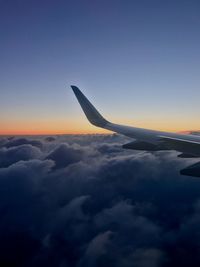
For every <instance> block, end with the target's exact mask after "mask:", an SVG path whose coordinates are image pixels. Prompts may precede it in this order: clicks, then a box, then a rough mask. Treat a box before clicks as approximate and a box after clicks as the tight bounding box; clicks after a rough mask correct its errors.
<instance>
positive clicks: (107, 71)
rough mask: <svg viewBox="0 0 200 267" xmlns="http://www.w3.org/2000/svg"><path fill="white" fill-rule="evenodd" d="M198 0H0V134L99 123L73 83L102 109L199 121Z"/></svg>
mask: <svg viewBox="0 0 200 267" xmlns="http://www.w3.org/2000/svg"><path fill="white" fill-rule="evenodd" d="M199 14H200V3H199V1H194V0H192V1H189V0H188V1H185V0H183V1H177V0H173V1H172V0H169V1H163V0H159V1H158V0H157V1H156V0H152V1H147V0H133V1H131V0H129V1H128V0H125V1H122V0H121V1H119V0H110V1H105V0H102V1H100V0H99V1H96V0H85V1H81V0H77V1H74V0H73V1H69V0H65V1H64V0H59V1H52V0H48V1H44V0H40V1H38V0H34V1H32V0H29V1H25V0H21V1H19V0H0V33H1V34H0V36H1V37H0V38H1V41H0V125H1V127H0V134H2V135H5V134H11V135H14V134H64V133H101V132H104V131H103V130H101V129H98V128H96V127H94V126H92V125H90V124H89V123H88V122H87V120H86V119H85V117H84V115H83V113H82V111H81V109H80V107H79V105H78V103H77V101H76V99H75V97H74V95H73V93H72V91H71V89H70V85H71V84H74V85H77V86H78V87H79V88H80V89H81V90H82V91H83V92H84V93H85V94H86V96H87V97H88V98H89V99H90V100H91V101H92V103H93V104H94V105H95V106H96V107H97V108H98V109H99V110H100V111H101V112H102V113H103V115H104V116H105V117H106V118H107V119H109V120H111V121H113V122H117V123H122V124H129V125H134V126H138V127H143V128H151V129H159V130H167V131H184V130H199V129H200V125H199V115H200V106H199V99H200V90H199V88H200V81H199V71H200V54H199V47H200V31H199V29H200V17H199Z"/></svg>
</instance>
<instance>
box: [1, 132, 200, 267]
mask: <svg viewBox="0 0 200 267" xmlns="http://www.w3.org/2000/svg"><path fill="white" fill-rule="evenodd" d="M126 142H127V140H126V139H125V138H123V137H120V136H117V135H107V136H104V135H88V136H78V135H77V136H76V135H74V136H73V135H72V136H60V137H58V136H55V137H41V138H37V139H36V138H34V137H32V138H15V137H13V138H2V139H0V191H1V192H0V214H1V220H0V265H1V266H16V267H18V266H20V267H21V266H60V267H64V266H70V267H73V266H77V267H84V266H92V267H93V266H110V267H112V266H116V267H121V266H125V267H129V266H131V267H132V266H134V267H147V266H148V267H149V266H151V267H160V266H163V267H168V266H170V267H173V266H187V267H188V266H200V254H199V252H198V251H199V244H200V231H199V225H200V180H199V179H198V178H192V177H186V176H185V177H184V176H180V175H179V170H180V169H181V168H183V167H185V166H187V165H189V164H191V162H193V161H194V160H190V162H187V160H183V159H177V157H176V156H177V155H176V153H175V152H160V153H154V154H150V153H146V152H136V151H129V150H128V151H126V150H123V149H122V148H121V145H122V144H124V143H126ZM194 162H195V161H194Z"/></svg>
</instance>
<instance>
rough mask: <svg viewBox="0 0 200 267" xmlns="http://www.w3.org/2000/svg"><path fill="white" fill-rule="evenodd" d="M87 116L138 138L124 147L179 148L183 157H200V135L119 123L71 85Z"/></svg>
mask: <svg viewBox="0 0 200 267" xmlns="http://www.w3.org/2000/svg"><path fill="white" fill-rule="evenodd" d="M71 87H72V89H73V91H74V94H75V95H76V97H77V99H78V101H79V103H80V105H81V107H82V109H83V111H84V113H85V115H86V117H87V118H88V120H89V121H90V123H92V124H93V125H95V126H97V127H101V128H104V129H107V130H110V131H113V132H116V133H119V134H123V135H125V136H128V137H131V138H134V139H136V140H137V141H136V142H131V143H128V144H125V145H124V146H123V147H124V148H129V149H137V150H147V151H148V150H149V151H158V150H177V151H179V152H182V153H183V154H182V157H200V136H198V135H191V134H190V135H186V134H178V133H169V132H162V131H155V130H149V129H142V128H137V127H131V126H125V125H119V124H115V123H111V122H109V121H108V120H106V119H105V118H104V117H103V116H102V115H101V114H100V113H99V112H98V111H97V110H96V108H95V107H94V106H93V105H92V104H91V103H90V101H89V100H88V99H87V98H86V97H85V96H84V94H83V93H82V92H81V91H80V90H79V89H78V87H76V86H71Z"/></svg>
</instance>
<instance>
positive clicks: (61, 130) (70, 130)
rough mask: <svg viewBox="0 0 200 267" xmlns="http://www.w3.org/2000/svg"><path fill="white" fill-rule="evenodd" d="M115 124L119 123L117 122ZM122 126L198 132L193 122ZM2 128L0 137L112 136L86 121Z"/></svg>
mask: <svg viewBox="0 0 200 267" xmlns="http://www.w3.org/2000/svg"><path fill="white" fill-rule="evenodd" d="M116 123H120V122H119V121H118V122H116ZM121 123H123V124H124V125H130V126H131V125H132V126H135V127H139V128H146V129H153V130H160V131H166V132H182V133H185V132H188V131H198V130H199V129H196V127H195V125H196V123H195V122H194V121H190V123H188V125H187V128H186V127H185V123H180V122H179V123H178V122H176V121H171V122H170V123H169V124H170V126H167V125H166V122H163V120H162V121H160V120H157V121H148V122H145V121H135V122H134V123H133V122H130V121H128V120H125V121H123V120H122V121H121ZM1 125H2V126H3V127H2V128H1V129H0V135H4V136H5V135H64V134H80V135H81V134H112V133H113V132H111V131H108V130H106V129H101V128H97V127H95V126H93V125H91V124H89V123H87V121H83V120H80V119H77V120H73V121H72V120H67V121H66V119H60V120H53V121H50V120H48V121H47V120H39V121H38V120H37V121H36V120H34V121H33V120H32V121H25V120H18V121H12V122H8V121H7V122H5V121H4V122H3V123H1Z"/></svg>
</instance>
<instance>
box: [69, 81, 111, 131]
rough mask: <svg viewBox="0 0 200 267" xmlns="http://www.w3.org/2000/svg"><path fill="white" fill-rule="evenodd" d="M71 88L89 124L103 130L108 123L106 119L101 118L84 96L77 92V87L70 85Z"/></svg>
mask: <svg viewBox="0 0 200 267" xmlns="http://www.w3.org/2000/svg"><path fill="white" fill-rule="evenodd" d="M71 88H72V90H73V92H74V94H75V96H76V98H77V100H78V102H79V104H80V105H81V107H82V109H83V111H84V113H85V115H86V117H87V119H88V120H89V121H90V123H92V124H94V125H95V126H97V127H102V128H104V127H105V125H106V124H107V123H109V122H108V121H107V120H106V119H104V117H103V116H101V114H100V113H99V112H98V111H97V110H96V108H95V107H94V106H93V105H92V104H91V103H90V101H89V100H88V99H87V98H86V97H85V96H84V94H83V93H82V92H81V91H80V90H79V88H78V87H76V86H74V85H71Z"/></svg>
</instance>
